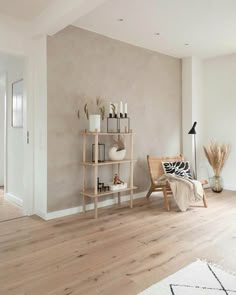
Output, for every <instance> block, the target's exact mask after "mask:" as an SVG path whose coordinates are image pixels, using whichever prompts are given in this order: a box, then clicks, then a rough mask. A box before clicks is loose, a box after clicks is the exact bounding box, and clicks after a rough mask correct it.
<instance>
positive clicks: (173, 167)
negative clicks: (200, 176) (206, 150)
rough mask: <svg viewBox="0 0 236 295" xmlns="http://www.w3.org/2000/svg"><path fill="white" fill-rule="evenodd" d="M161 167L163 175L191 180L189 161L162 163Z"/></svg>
mask: <svg viewBox="0 0 236 295" xmlns="http://www.w3.org/2000/svg"><path fill="white" fill-rule="evenodd" d="M162 166H163V169H164V172H165V173H170V174H175V175H178V176H181V177H185V178H189V179H193V177H192V174H191V170H190V164H189V161H176V162H162Z"/></svg>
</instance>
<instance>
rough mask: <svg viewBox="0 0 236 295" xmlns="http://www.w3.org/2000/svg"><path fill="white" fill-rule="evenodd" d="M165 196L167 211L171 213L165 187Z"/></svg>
mask: <svg viewBox="0 0 236 295" xmlns="http://www.w3.org/2000/svg"><path fill="white" fill-rule="evenodd" d="M163 196H164V202H165V207H166V210H167V211H170V204H169V201H168V194H167V191H166V188H165V187H163Z"/></svg>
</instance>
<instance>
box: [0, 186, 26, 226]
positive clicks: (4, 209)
mask: <svg viewBox="0 0 236 295" xmlns="http://www.w3.org/2000/svg"><path fill="white" fill-rule="evenodd" d="M3 195H4V192H3V188H2V187H1V188H0V222H2V221H6V220H9V219H14V218H19V217H21V216H23V211H22V208H21V207H20V206H18V205H17V204H14V203H11V202H9V201H7V200H5V199H4V197H3Z"/></svg>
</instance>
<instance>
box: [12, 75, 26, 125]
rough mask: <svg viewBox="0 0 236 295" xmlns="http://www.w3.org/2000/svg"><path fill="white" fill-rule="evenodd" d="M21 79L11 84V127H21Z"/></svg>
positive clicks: (22, 89) (22, 90) (22, 84)
mask: <svg viewBox="0 0 236 295" xmlns="http://www.w3.org/2000/svg"><path fill="white" fill-rule="evenodd" d="M23 93H24V81H23V79H21V80H18V81H15V82H13V83H12V127H15V128H22V127H23Z"/></svg>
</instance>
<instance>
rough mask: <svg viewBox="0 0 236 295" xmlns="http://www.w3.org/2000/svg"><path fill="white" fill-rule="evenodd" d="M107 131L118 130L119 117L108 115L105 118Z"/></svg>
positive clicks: (115, 131) (116, 131)
mask: <svg viewBox="0 0 236 295" xmlns="http://www.w3.org/2000/svg"><path fill="white" fill-rule="evenodd" d="M107 132H108V133H118V132H119V118H117V117H108V118H107Z"/></svg>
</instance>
